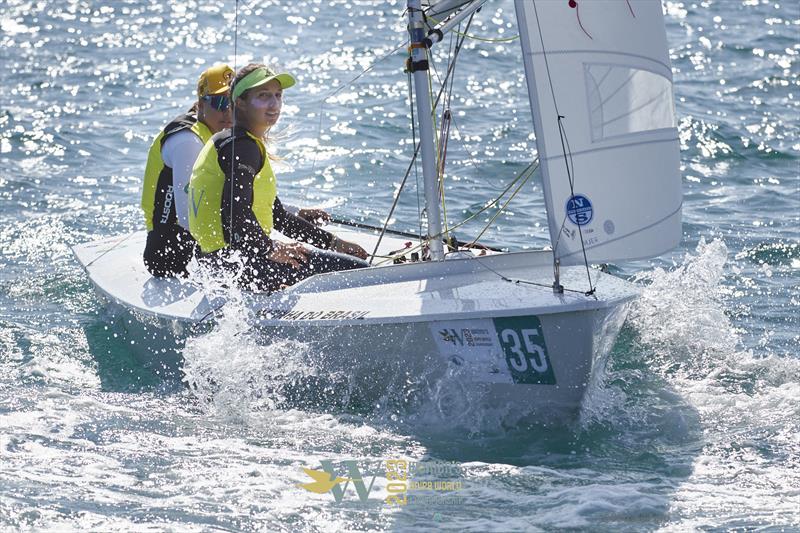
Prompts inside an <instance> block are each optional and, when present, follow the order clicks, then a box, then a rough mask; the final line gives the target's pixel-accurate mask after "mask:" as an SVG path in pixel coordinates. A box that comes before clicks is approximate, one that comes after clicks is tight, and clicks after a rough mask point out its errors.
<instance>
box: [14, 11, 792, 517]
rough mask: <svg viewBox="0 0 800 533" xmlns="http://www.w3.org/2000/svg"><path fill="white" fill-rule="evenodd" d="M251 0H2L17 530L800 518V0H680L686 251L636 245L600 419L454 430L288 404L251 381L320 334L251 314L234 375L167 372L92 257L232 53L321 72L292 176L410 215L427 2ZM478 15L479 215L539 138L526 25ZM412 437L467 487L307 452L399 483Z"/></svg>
mask: <svg viewBox="0 0 800 533" xmlns="http://www.w3.org/2000/svg"><path fill="white" fill-rule="evenodd" d="M553 1H556V0H553ZM559 1H560V0H559ZM233 7H234V3H233V2H225V3H223V2H206V1H198V0H191V1H190V0H179V1H174V2H169V3H166V2H156V1H149V2H148V1H145V0H128V1H124V2H116V3H99V2H98V3H94V2H89V1H79V0H72V1H63V2H53V1H36V2H34V1H28V0H4V1H3V2H2V4H0V44H1V45H2V60H1V61H0V87H2V98H0V244H1V245H2V253H1V254H0V530H34V531H45V530H51V531H65V530H96V531H116V530H135V531H161V530H166V531H209V530H211V531H368V530H399V531H403V530H411V529H415V530H417V529H423V528H427V529H431V530H439V529H448V530H463V531H538V530H541V531H551V530H586V531H729V530H733V531H753V530H759V531H761V530H763V531H796V530H800V355H799V354H798V352H799V351H800V350H798V348H799V347H800V288H798V287H800V137H799V136H798V130H800V105H798V98H800V94H798V91H799V90H800V71H799V70H798V55H800V5H798V3H796V2H783V1H771V0H723V1H719V0H718V1H711V0H706V1H696V2H688V1H687V2H677V1H667V2H664V9H665V13H666V22H667V33H668V40H669V44H670V48H671V56H672V62H673V70H674V78H675V93H676V104H677V111H678V114H679V117H680V126H679V130H680V138H681V149H682V174H683V178H684V210H683V213H684V234H683V239H682V242H681V244H680V247H679V248H678V249H676V250H675V251H674V252H673V253H670V254H667V255H665V256H662V257H660V258H657V259H654V260H652V261H643V262H638V263H629V264H620V265H614V266H613V267H612V268H613V271H614V272H615V273H617V274H618V275H620V276H623V277H628V278H632V279H636V280H637V281H638V282H639V283H641V284H642V286H643V295H642V297H641V298H640V299H639V301H638V302H637V303H636V304H635V306H634V308H633V310H632V312H631V315H630V317H629V318H628V321H627V322H626V324H625V326H624V329H623V332H622V334H621V336H620V339H619V341H618V343H617V345H616V346H615V347H614V349H613V352H612V354H611V358H610V362H609V368H608V370H607V373H606V376H605V379H604V380H603V381H602V383H598V384H596V386H595V387H593V388H592V389H591V390H590V396H589V399H588V400H589V401H587V404H586V407H585V409H584V411H583V412H582V414H581V417H580V419H579V420H578V421H576V422H574V423H571V424H569V425H567V426H566V427H560V428H501V429H498V428H492V431H485V429H486V428H485V426H486V425H488V426H491V424H490V423H489V424H486V423H487V422H491V420H490V419H489V418H490V417H491V414H490V413H485V414H484V416H482V417H481V416H476V417H474V418H470V419H468V420H461V421H460V422H461V423H460V424H456V425H454V427H453V429H452V431H450V432H444V433H442V432H437V433H434V434H428V433H426V432H424V431H422V430H421V429H419V428H421V427H422V426H423V425H424V420H421V419H420V418H419V415H414V414H412V413H406V412H402V411H400V412H398V411H394V410H391V409H386V408H385V406H380V405H378V406H375V407H374V408H373V409H371V410H370V411H368V412H359V413H352V412H347V411H342V410H337V409H335V408H330V409H319V408H314V407H313V406H311V407H308V408H305V407H303V408H300V407H297V406H294V407H291V406H290V407H285V406H281V405H278V404H276V403H275V402H273V401H271V399H270V398H265V397H263V396H259V395H258V394H254V393H253V389H252V386H251V385H252V383H250V382H249V380H248V376H252V375H254V374H253V372H256V373H257V372H259V370H263V368H264V365H265V364H268V365H272V366H276V365H281V366H284V367H285V368H288V369H291V368H292V365H297V364H301V363H302V360H303V359H302V358H301V357H299V356H298V354H299V353H300V352H302V350H303V347H302V346H298V345H291V344H289V345H279V346H275V347H273V348H272V349H271V351H269V352H268V353H266V354H265V353H264V352H263V350H259V349H258V348H257V347H255V346H254V345H253V344H252V342H251V339H249V338H248V336H247V335H241V334H239V333H240V332H239V331H238V330H237V329H236V325H226V324H221V325H220V327H219V328H218V329H217V330H216V331H213V332H211V333H210V334H209V335H208V336H207V337H204V338H200V339H198V340H197V341H196V342H193V343H190V345H189V346H188V347H187V349H186V353H185V354H184V355H185V357H186V358H187V360H190V361H192V362H194V363H195V364H203V363H207V364H211V362H214V363H215V364H216V366H214V369H215V371H216V372H217V374H216V375H215V379H216V380H217V382H218V383H222V384H224V385H225V387H222V388H214V389H211V388H209V389H202V388H201V389H198V390H195V391H190V390H188V389H186V388H184V387H183V386H182V385H181V384H180V383H175V382H172V381H169V380H161V379H160V378H159V377H157V376H155V375H153V374H152V373H151V372H150V371H149V370H147V369H145V368H143V367H142V366H141V364H139V363H138V362H137V361H136V360H135V359H134V358H133V356H132V354H131V350H130V346H129V345H128V344H127V341H126V340H125V339H124V336H122V335H120V334H118V333H117V331H116V329H115V328H114V326H113V324H111V323H109V320H108V318H109V317H108V316H107V315H106V314H105V313H104V311H103V309H102V307H101V306H100V304H99V303H98V301H97V299H96V298H95V296H94V294H93V292H92V290H91V285H90V283H89V281H88V280H87V278H86V276H85V274H84V273H83V271H82V270H81V269H80V267H79V266H78V264H77V262H76V261H75V260H74V259H73V257H72V255H71V252H70V246H71V245H74V244H77V243H82V242H85V241H89V240H92V239H95V238H99V237H105V236H110V235H116V234H123V233H127V232H130V231H133V230H135V229H139V228H141V227H143V224H142V220H141V218H142V217H141V214H140V211H139V208H138V202H139V187H140V185H141V175H142V171H143V167H144V161H145V157H146V151H147V148H148V146H149V143H150V140H151V139H152V137H153V136H154V135H155V134H156V133H157V131H158V129H159V128H160V127H161V125H163V124H164V123H165V122H166V121H167V120H168V119H170V118H171V117H173V116H174V115H176V114H177V113H178V112H180V111H181V110H183V109H185V108H187V107H188V106H189V105H190V103H191V99H192V92H193V86H194V82H195V80H196V78H197V75H198V73H199V72H200V71H201V70H202V69H203V68H205V67H206V66H208V65H209V64H211V63H213V62H217V61H227V62H229V63H236V64H237V65H239V66H241V65H243V64H245V63H247V62H249V61H254V60H255V61H266V62H268V63H272V64H276V65H281V66H283V67H284V68H285V69H287V70H288V71H290V72H292V73H294V74H295V76H296V77H297V79H298V82H299V83H298V85H297V87H296V88H294V89H291V90H289V91H287V93H286V100H287V101H286V105H285V108H284V114H283V117H282V119H281V122H280V124H279V125H280V129H281V131H280V132H279V133H278V135H277V136H276V145H275V148H276V150H277V153H278V154H279V155H280V156H281V158H282V161H281V163H280V165H278V173H279V181H280V187H281V195H282V197H284V198H285V199H290V200H293V201H294V202H295V203H299V204H306V205H309V204H310V205H320V206H323V207H325V208H327V209H328V210H330V211H331V212H334V213H336V214H338V215H340V216H352V217H361V218H364V219H365V220H366V221H368V222H372V223H380V222H381V221H382V220H383V217H384V216H385V215H386V213H387V212H388V209H389V207H390V205H391V202H392V200H393V193H394V192H395V191H396V190H397V189H398V187H399V183H400V180H401V179H402V176H403V173H404V171H405V168H406V166H407V165H408V162H409V157H410V148H411V146H412V139H411V131H410V126H409V124H410V119H409V107H408V102H407V94H408V87H407V79H406V76H405V75H404V74H403V72H402V68H403V62H404V47H403V46H402V45H403V41H404V34H403V31H404V27H405V20H404V18H403V5H402V4H401V2H399V1H393V2H380V1H378V0H324V1H323V0H298V1H294V2H281V1H278V0H264V1H260V2H245V1H242V2H239V11H238V13H239V16H238V20H237V19H236V18H235V16H234V9H233ZM236 24H238V32H236V38H235V39H234V31H233V29H234V25H236ZM470 34H472V35H474V36H477V37H481V38H485V39H493V41H485V40H477V39H468V40H467V41H465V43H466V44H465V48H464V50H463V51H462V52H461V54H462V55H461V59H460V61H459V63H458V66H457V69H456V79H457V81H456V83H455V85H454V96H453V101H452V108H453V110H454V114H455V124H454V132H453V136H452V142H451V143H450V149H449V153H448V165H449V171H448V172H449V177H448V181H447V185H446V198H447V203H448V216H449V217H451V219H455V220H460V219H463V218H465V217H467V216H469V215H470V214H471V213H474V212H475V211H476V210H477V209H479V208H480V207H482V206H483V205H484V202H485V201H486V200H487V197H490V196H491V195H492V194H496V193H498V192H499V191H500V190H502V188H503V187H505V186H506V185H507V184H508V183H509V181H510V180H511V179H513V177H514V176H515V175H516V173H517V172H519V171H520V170H522V169H523V168H524V167H525V165H526V163H527V161H528V160H529V158H530V154H531V152H532V150H534V148H535V144H534V141H533V137H532V135H531V134H530V131H531V128H530V124H531V117H530V108H529V105H528V103H527V100H526V90H525V86H524V78H523V71H522V64H521V61H520V57H519V56H520V54H519V43H518V41H515V40H513V39H512V40H506V39H509V38H512V37H513V36H514V35H516V29H515V22H514V16H513V4H512V2H510V1H509V0H499V1H495V2H490V3H489V4H488V5H487V6H486V7H484V9H483V10H482V12H481V13H480V14H479V16H478V17H476V19H475V22H474V23H473V25H472V27H471V28H470ZM234 48H235V50H236V54H235V55H234ZM447 48H448V42H447V41H445V42H444V43H443V44H442V45H441V51H439V52H438V53H437V55H436V58H437V61H436V62H435V63H436V69H437V72H438V75H442V74H443V72H444V69H445V68H446V62H445V57H446V55H447V54H446V52H447ZM365 69H368V70H367V72H364V70H365ZM362 73H363V74H362ZM526 158H527V159H526ZM415 187H416V185H415V177H414V174H412V175H411V177H410V183H409V185H408V186H407V188H406V189H405V190H404V192H403V194H402V195H401V200H400V203H399V208H398V211H397V213H396V215H395V217H394V219H395V227H396V228H398V229H403V230H411V231H414V230H416V229H417V226H416V220H417V210H418V204H417V196H416V190H415ZM525 192H526V193H527V194H521V195H520V196H519V197H518V198H516V199H515V200H514V202H512V203H511V204H510V206H509V209H508V210H507V211H505V212H504V213H503V214H501V216H500V217H498V219H497V224H496V225H495V226H494V227H492V228H491V229H490V230H489V231H488V232H487V233H486V235H485V237H484V240H485V241H486V242H488V243H490V244H498V245H502V246H508V247H511V248H524V247H541V246H544V245H546V244H547V229H546V219H545V215H544V208H543V199H542V196H541V185H540V183H539V182H538V180H535V183H534V184H533V185H532V186H531V187H529V189H528V190H527V191H525ZM489 216H491V213H490V215H489ZM483 222H485V220H483V219H482V220H477V221H475V222H474V223H473V224H472V225H468V226H466V228H465V229H464V230H463V235H464V236H465V237H467V236H471V235H474V234H476V233H477V232H478V231H479V230H480V229H481V228H482V226H483ZM256 356H258V357H256ZM259 358H262V359H266V362H265V361H259ZM226 362H227V363H228V364H224V363H226ZM248 365H249V366H248ZM478 415H480V413H478ZM391 459H402V460H406V461H408V462H410V463H414V462H416V463H417V466H419V465H423V466H424V465H427V466H428V467H429V468H430V467H431V465H434V466H437V468H438V467H440V468H441V470H438V471H436V470H435V469H434V470H432V472H431V473H430V475H431V476H432V477H429V478H428V479H431V480H432V481H435V480H441V479H444V478H445V477H446V478H447V479H450V480H455V481H458V482H460V483H461V484H460V486H459V489H458V490H451V491H450V492H444V491H443V492H442V494H446V495H449V496H452V497H451V498H449V499H447V498H439V499H434V500H431V501H428V502H417V504H416V505H407V506H405V507H393V506H390V505H387V504H385V503H383V501H382V500H381V499H380V498H377V499H376V496H375V494H373V495H372V497H371V498H368V499H367V500H366V501H363V502H362V501H361V500H360V499H359V497H358V495H357V493H356V491H355V489H354V488H353V486H352V485H351V486H350V487H349V488H348V489H347V491H346V492H345V494H344V497H343V500H342V501H341V502H337V501H335V499H334V497H333V495H332V494H331V493H328V494H323V495H317V494H313V493H310V492H308V491H304V490H303V489H301V488H299V487H297V484H298V483H307V482H309V480H310V478H308V477H307V476H306V475H305V474H304V473H303V471H302V470H301V468H302V467H306V468H320V462H321V461H325V460H331V461H334V463H335V464H336V467H337V468H338V472H339V473H340V474H341V475H345V476H347V475H349V476H350V477H351V478H355V477H357V476H355V475H352V474H353V473H352V472H350V473H348V471H347V470H346V466H347V464H348V463H347V461H355V462H356V463H355V464H357V466H358V468H359V469H360V470H359V471H363V472H364V473H366V472H367V471H368V470H369V471H370V472H372V471H374V470H376V469H377V471H378V477H377V478H376V485H375V487H376V489H375V493H377V492H380V494H381V495H382V496H381V498H382V497H383V495H385V494H386V493H387V491H388V490H389V486H388V484H387V480H386V476H385V475H384V474H385V468H386V466H385V463H383V461H386V460H391ZM445 468H448V469H450V470H447V471H445V470H444V469H445ZM370 469H372V470H370ZM381 469H383V471H384V473H383V474H382V473H381ZM437 476H438V477H437ZM370 477H371V476H369V475H365V476H364V478H365V479H366V478H370ZM378 489H380V490H378Z"/></svg>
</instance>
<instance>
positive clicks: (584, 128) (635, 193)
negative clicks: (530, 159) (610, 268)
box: [516, 0, 682, 265]
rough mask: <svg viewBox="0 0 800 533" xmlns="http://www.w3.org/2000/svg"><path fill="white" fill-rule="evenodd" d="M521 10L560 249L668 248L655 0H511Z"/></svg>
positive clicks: (671, 140) (669, 150)
mask: <svg viewBox="0 0 800 533" xmlns="http://www.w3.org/2000/svg"><path fill="white" fill-rule="evenodd" d="M516 13H517V21H518V23H519V29H520V40H521V41H522V51H523V60H524V64H525V74H526V77H527V81H528V93H529V97H530V101H531V108H532V111H533V120H534V132H535V134H536V145H537V148H538V150H539V158H540V163H541V169H542V178H543V189H544V194H545V205H546V208H547V216H548V224H549V228H550V239H551V241H552V244H553V250H554V254H555V257H556V258H558V259H559V260H560V262H561V264H564V265H571V264H579V263H583V262H584V249H585V254H586V259H587V260H588V261H589V262H595V263H599V262H610V261H620V260H626V259H641V258H646V257H653V256H656V255H659V254H661V253H663V252H665V251H667V250H669V249H671V248H673V247H675V246H676V245H677V244H678V242H679V241H680V238H681V203H682V194H681V177H680V167H679V165H680V153H679V150H680V149H679V144H678V132H677V124H676V117H675V104H674V100H673V95H672V70H671V68H670V62H669V49H668V47H667V36H666V30H665V27H664V17H663V13H662V10H661V2H660V0H516ZM559 117H560V118H559Z"/></svg>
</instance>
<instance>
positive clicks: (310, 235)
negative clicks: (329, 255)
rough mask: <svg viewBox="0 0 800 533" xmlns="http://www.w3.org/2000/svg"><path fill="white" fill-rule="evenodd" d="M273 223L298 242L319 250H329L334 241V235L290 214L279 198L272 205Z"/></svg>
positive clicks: (276, 227)
mask: <svg viewBox="0 0 800 533" xmlns="http://www.w3.org/2000/svg"><path fill="white" fill-rule="evenodd" d="M272 223H273V224H275V229H277V230H278V231H280V232H281V233H283V234H284V235H286V236H287V237H291V238H293V239H295V240H298V241H303V242H307V243H308V244H311V245H312V246H316V247H317V248H322V249H328V248H330V246H331V241H332V240H333V234H332V233H329V232H327V231H325V230H324V229H322V228H319V227H317V226H315V225H314V224H312V223H311V222H308V221H306V220H304V219H302V218H300V217H299V216H297V215H293V214H291V213H290V212H288V211H287V210H286V209H285V208H284V207H283V204H282V203H281V201H280V199H279V198H277V197H276V198H275V203H274V204H272Z"/></svg>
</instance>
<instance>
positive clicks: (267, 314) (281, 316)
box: [259, 309, 369, 320]
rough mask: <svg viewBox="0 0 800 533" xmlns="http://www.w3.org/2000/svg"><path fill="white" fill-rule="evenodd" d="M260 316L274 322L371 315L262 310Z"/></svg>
mask: <svg viewBox="0 0 800 533" xmlns="http://www.w3.org/2000/svg"><path fill="white" fill-rule="evenodd" d="M259 314H260V315H261V316H262V317H264V318H270V319H273V320H362V319H363V318H364V317H365V316H367V315H368V314H369V311H337V310H330V311H328V310H325V311H297V310H290V309H262V310H261V311H260V312H259Z"/></svg>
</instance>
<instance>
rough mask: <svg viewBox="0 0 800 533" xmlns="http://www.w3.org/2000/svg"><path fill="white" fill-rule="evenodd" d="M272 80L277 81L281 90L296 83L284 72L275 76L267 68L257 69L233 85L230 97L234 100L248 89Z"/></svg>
mask: <svg viewBox="0 0 800 533" xmlns="http://www.w3.org/2000/svg"><path fill="white" fill-rule="evenodd" d="M272 80H278V81H279V82H280V84H281V88H282V89H288V88H289V87H291V86H292V85H294V84H295V83H296V82H295V79H294V77H293V76H292V75H291V74H287V73H286V72H281V73H280V74H277V73H275V72H274V71H273V70H272V69H270V68H269V67H258V68H257V69H255V70H254V71H253V72H251V73H250V74H248V75H247V76H245V77H244V78H242V79H241V80H239V82H238V83H236V85H234V87H233V94H232V97H233V99H234V100H236V99H237V98H239V97H240V96H241V95H242V93H244V92H245V91H247V90H248V89H252V88H253V87H259V86H261V85H264V84H265V83H269V82H270V81H272Z"/></svg>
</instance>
